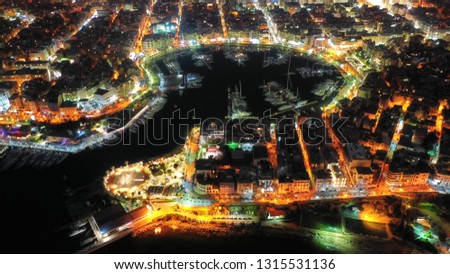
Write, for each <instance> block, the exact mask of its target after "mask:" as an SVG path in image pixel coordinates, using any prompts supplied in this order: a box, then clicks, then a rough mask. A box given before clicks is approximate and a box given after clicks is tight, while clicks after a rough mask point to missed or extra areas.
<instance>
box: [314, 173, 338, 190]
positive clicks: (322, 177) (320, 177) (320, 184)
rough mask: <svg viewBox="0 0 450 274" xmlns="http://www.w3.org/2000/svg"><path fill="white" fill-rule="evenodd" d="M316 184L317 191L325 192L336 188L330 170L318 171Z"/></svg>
mask: <svg viewBox="0 0 450 274" xmlns="http://www.w3.org/2000/svg"><path fill="white" fill-rule="evenodd" d="M315 175H316V177H315V184H316V191H320V192H324V191H327V190H334V189H335V187H334V183H333V177H332V176H331V172H330V171H329V170H320V171H318V172H316V174H315Z"/></svg>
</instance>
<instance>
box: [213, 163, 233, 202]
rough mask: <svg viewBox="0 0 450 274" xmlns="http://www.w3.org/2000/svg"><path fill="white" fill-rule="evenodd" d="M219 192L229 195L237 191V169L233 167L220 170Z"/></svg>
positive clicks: (218, 177)
mask: <svg viewBox="0 0 450 274" xmlns="http://www.w3.org/2000/svg"><path fill="white" fill-rule="evenodd" d="M217 179H218V182H219V194H220V195H229V194H234V193H235V186H236V171H235V170H234V169H232V168H229V169H222V170H219V171H218V176H217Z"/></svg>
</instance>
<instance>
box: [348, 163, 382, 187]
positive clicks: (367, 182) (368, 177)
mask: <svg viewBox="0 0 450 274" xmlns="http://www.w3.org/2000/svg"><path fill="white" fill-rule="evenodd" d="M350 172H351V173H352V175H353V180H354V182H355V184H356V186H361V187H375V186H376V184H374V177H373V171H372V169H371V168H369V167H355V168H352V169H351V170H350Z"/></svg>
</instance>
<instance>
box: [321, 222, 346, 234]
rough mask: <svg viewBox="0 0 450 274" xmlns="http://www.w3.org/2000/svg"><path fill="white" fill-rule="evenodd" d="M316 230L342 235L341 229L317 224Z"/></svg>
mask: <svg viewBox="0 0 450 274" xmlns="http://www.w3.org/2000/svg"><path fill="white" fill-rule="evenodd" d="M316 229H319V230H324V231H329V232H336V233H342V228H341V227H337V226H332V225H327V224H322V223H317V225H316Z"/></svg>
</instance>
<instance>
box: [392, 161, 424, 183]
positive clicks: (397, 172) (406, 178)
mask: <svg viewBox="0 0 450 274" xmlns="http://www.w3.org/2000/svg"><path fill="white" fill-rule="evenodd" d="M429 176H430V174H429V172H428V171H424V170H421V169H420V168H419V167H417V168H413V167H411V166H405V167H396V166H391V167H390V168H389V171H388V174H387V177H386V184H387V185H388V186H391V187H405V186H426V185H428V177H429Z"/></svg>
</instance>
